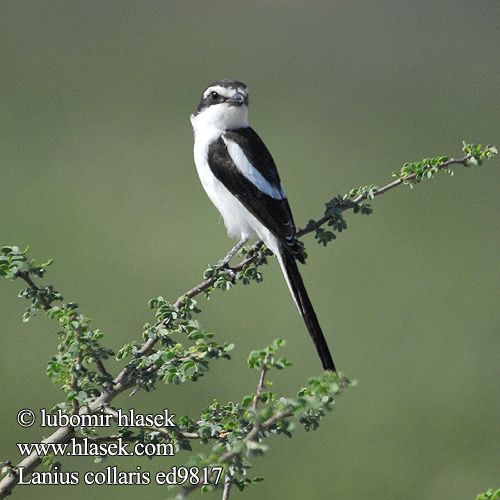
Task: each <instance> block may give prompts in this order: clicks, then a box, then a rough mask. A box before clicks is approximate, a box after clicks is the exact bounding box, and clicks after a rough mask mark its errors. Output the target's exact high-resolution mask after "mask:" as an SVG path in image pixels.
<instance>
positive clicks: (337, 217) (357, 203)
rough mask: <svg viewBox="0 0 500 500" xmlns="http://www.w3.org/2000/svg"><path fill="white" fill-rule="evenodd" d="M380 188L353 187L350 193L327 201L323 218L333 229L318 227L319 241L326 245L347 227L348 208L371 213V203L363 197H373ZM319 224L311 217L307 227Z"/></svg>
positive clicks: (316, 232)
mask: <svg viewBox="0 0 500 500" xmlns="http://www.w3.org/2000/svg"><path fill="white" fill-rule="evenodd" d="M377 189H378V188H377V187H376V186H363V187H359V188H356V189H352V190H351V191H350V192H349V194H344V195H340V194H339V195H338V196H336V197H335V198H333V199H331V200H330V201H328V202H326V203H325V212H324V215H323V219H324V220H325V221H326V225H327V226H330V227H331V229H325V228H324V227H321V226H320V227H316V228H315V230H314V231H315V234H314V237H315V238H316V240H318V243H320V244H322V245H323V246H326V245H327V244H328V243H329V242H330V241H333V240H334V239H335V238H336V235H335V232H337V233H341V232H342V231H345V230H346V229H347V222H346V220H345V219H344V216H343V213H344V211H345V210H346V209H348V208H352V210H353V212H354V213H361V214H362V215H370V214H371V213H372V212H373V209H372V208H371V206H370V204H368V203H364V202H363V201H362V200H363V199H372V198H373V197H374V196H375V194H374V193H375V192H376V190H377ZM315 225H317V221H315V220H313V219H311V220H310V221H309V222H308V223H307V227H306V229H307V228H310V227H313V226H315Z"/></svg>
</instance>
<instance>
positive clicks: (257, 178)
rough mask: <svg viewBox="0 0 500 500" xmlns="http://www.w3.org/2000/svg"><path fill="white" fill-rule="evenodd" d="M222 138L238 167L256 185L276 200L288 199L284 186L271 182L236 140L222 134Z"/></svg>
mask: <svg viewBox="0 0 500 500" xmlns="http://www.w3.org/2000/svg"><path fill="white" fill-rule="evenodd" d="M222 140H223V141H224V142H225V144H226V146H227V151H228V153H229V155H230V156H231V158H232V160H233V162H234V164H235V165H236V168H237V169H238V170H239V171H240V172H241V174H242V175H244V176H245V178H246V179H247V180H249V181H250V182H251V183H252V184H253V185H254V186H255V187H257V188H258V189H260V190H261V191H262V192H263V193H265V194H267V195H268V196H270V197H271V198H274V199H275V200H283V199H286V195H285V191H284V190H283V186H282V185H280V186H279V187H278V186H276V185H273V184H271V183H270V182H269V181H268V180H266V178H265V177H264V176H263V175H262V174H261V173H260V172H259V171H258V170H257V169H256V168H255V167H254V166H253V165H252V164H251V163H250V162H249V161H248V158H247V157H246V155H245V153H244V152H243V150H242V149H241V147H240V146H239V145H238V144H236V142H234V141H231V140H230V139H227V138H226V137H224V136H222Z"/></svg>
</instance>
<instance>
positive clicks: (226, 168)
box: [208, 127, 304, 262]
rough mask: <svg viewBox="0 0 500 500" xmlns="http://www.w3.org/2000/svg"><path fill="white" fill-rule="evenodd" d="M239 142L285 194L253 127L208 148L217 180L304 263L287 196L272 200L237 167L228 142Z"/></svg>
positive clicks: (229, 134) (230, 134) (224, 136)
mask: <svg viewBox="0 0 500 500" xmlns="http://www.w3.org/2000/svg"><path fill="white" fill-rule="evenodd" d="M225 140H227V141H233V142H235V143H236V144H237V145H238V146H239V147H240V148H241V149H242V151H243V152H244V153H245V155H246V157H247V159H248V161H249V162H250V163H251V165H252V166H253V167H254V168H255V169H257V170H258V171H259V172H260V174H261V175H262V177H264V179H265V181H267V182H268V183H269V185H270V186H271V187H272V188H275V190H276V192H278V193H279V192H281V181H280V178H279V174H278V170H277V169H276V164H275V163H274V160H273V157H272V156H271V153H270V152H269V150H268V149H267V147H266V145H265V144H264V143H263V141H262V139H261V138H260V137H259V136H258V135H257V133H256V132H255V131H254V130H253V129H252V128H250V127H246V128H241V129H237V130H232V131H228V132H224V133H223V134H222V135H221V136H220V137H219V138H218V139H217V140H216V141H214V142H212V143H211V144H210V146H209V148H208V164H209V166H210V169H211V170H212V173H213V174H214V175H215V177H216V178H217V179H218V180H219V181H220V182H222V184H223V185H224V186H225V187H226V188H227V189H228V190H229V191H230V192H231V193H232V194H233V196H235V197H236V198H237V199H238V200H239V201H240V202H241V203H242V204H243V206H244V207H245V208H246V209H247V210H248V211H249V212H250V213H251V214H252V215H253V216H254V217H255V218H256V219H257V220H258V221H259V222H261V223H262V224H263V225H264V226H265V227H267V228H268V229H269V230H270V231H271V233H273V234H274V236H276V237H277V238H278V240H279V241H280V242H281V243H282V244H283V247H284V248H286V249H287V250H288V251H290V252H291V254H292V255H293V256H294V257H295V258H297V259H298V260H299V261H300V262H304V257H303V255H302V251H301V248H300V246H299V245H298V242H297V238H296V236H295V233H296V230H295V224H294V221H293V216H292V212H291V210H290V205H289V204H288V200H287V199H286V197H285V196H279V197H272V196H270V195H268V194H266V193H265V192H263V191H262V190H261V189H259V188H258V187H257V186H256V185H255V184H254V183H253V182H252V181H250V180H249V179H248V178H247V177H245V175H244V174H243V173H242V172H241V171H240V170H239V169H238V168H237V166H236V165H235V163H234V161H233V158H232V157H231V155H230V154H229V151H228V149H227V144H226V142H225Z"/></svg>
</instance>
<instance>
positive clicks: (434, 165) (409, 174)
mask: <svg viewBox="0 0 500 500" xmlns="http://www.w3.org/2000/svg"><path fill="white" fill-rule="evenodd" d="M448 160H449V158H448V157H447V156H437V157H436V158H424V159H423V160H422V161H419V162H415V163H405V164H404V165H403V166H402V168H401V170H400V172H399V174H398V173H396V172H393V173H392V176H393V177H397V178H398V179H400V180H401V181H402V182H403V184H406V185H409V186H410V187H411V185H412V184H418V183H420V182H422V181H423V180H424V179H430V178H432V177H434V175H435V174H436V173H437V172H439V171H440V170H441V171H445V172H448V173H449V174H450V175H453V172H452V171H451V170H450V169H449V168H448V167H446V162H447V161H448Z"/></svg>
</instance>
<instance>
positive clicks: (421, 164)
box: [392, 142, 497, 187]
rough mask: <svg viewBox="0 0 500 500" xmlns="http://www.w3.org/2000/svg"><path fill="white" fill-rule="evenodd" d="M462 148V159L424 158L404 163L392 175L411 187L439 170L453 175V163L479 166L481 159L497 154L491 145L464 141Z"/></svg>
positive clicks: (481, 162) (445, 157) (444, 157)
mask: <svg viewBox="0 0 500 500" xmlns="http://www.w3.org/2000/svg"><path fill="white" fill-rule="evenodd" d="M462 150H463V152H464V153H465V157H464V158H463V159H462V160H453V159H450V158H448V157H447V156H437V157H435V158H424V159H423V160H422V161H418V162H415V163H405V164H404V165H403V167H402V168H401V170H400V172H399V173H397V172H393V173H392V176H393V177H396V178H397V179H399V180H400V181H402V182H403V184H406V185H408V186H410V187H412V185H413V184H418V183H420V182H422V181H423V180H424V179H430V178H432V177H434V175H435V174H436V173H438V172H440V171H441V172H447V173H448V174H450V175H453V171H452V170H451V168H450V166H451V165H453V164H457V163H459V164H462V165H464V166H465V167H470V166H479V165H482V164H483V160H486V159H490V158H493V157H494V156H495V155H496V154H497V149H496V148H495V147H493V146H486V147H483V146H482V145H481V144H466V143H465V142H464V143H463V148H462Z"/></svg>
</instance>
